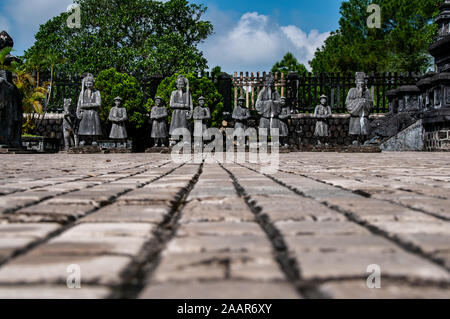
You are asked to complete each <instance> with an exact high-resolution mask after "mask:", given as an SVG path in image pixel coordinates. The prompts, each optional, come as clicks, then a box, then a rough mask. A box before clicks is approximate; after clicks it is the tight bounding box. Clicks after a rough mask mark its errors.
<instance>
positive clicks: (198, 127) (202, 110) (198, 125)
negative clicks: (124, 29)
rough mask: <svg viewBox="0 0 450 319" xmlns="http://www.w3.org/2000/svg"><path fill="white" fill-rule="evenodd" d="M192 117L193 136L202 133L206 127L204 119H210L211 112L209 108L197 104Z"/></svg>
mask: <svg viewBox="0 0 450 319" xmlns="http://www.w3.org/2000/svg"><path fill="white" fill-rule="evenodd" d="M192 118H193V119H194V134H195V136H200V135H203V134H204V133H205V131H206V130H207V129H208V128H207V126H206V121H207V120H210V119H211V112H210V110H209V108H208V107H200V106H197V107H196V108H195V109H194V114H193V116H192Z"/></svg>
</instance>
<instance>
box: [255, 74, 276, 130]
mask: <svg viewBox="0 0 450 319" xmlns="http://www.w3.org/2000/svg"><path fill="white" fill-rule="evenodd" d="M280 104H281V99H280V94H278V91H277V90H276V89H275V80H274V78H273V76H272V74H269V75H268V76H267V77H266V81H265V83H264V88H263V89H262V90H261V92H259V95H258V99H257V101H256V110H257V111H258V113H259V114H260V115H261V119H260V121H259V128H266V129H267V134H268V135H271V132H272V129H275V128H279V122H278V120H277V119H278V116H279V115H280V113H281V105H280Z"/></svg>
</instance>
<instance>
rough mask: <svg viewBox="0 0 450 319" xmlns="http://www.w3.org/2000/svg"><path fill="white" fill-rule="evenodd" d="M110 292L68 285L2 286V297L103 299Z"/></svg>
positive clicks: (0, 292) (0, 288) (96, 287)
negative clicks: (70, 287)
mask: <svg viewBox="0 0 450 319" xmlns="http://www.w3.org/2000/svg"><path fill="white" fill-rule="evenodd" d="M109 293H110V290H109V288H106V287H100V286H83V285H82V286H81V288H80V289H69V288H67V285H53V286H42V285H29V286H14V285H13V286H0V299H68V300H72V299H103V298H106V297H107V296H108V295H109Z"/></svg>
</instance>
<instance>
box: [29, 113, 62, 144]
mask: <svg viewBox="0 0 450 319" xmlns="http://www.w3.org/2000/svg"><path fill="white" fill-rule="evenodd" d="M26 116H27V114H24V120H25V118H26ZM62 122H63V115H62V114H45V117H44V119H42V120H41V121H40V124H39V126H37V127H36V130H35V132H33V134H34V135H39V136H43V137H48V138H56V139H58V140H60V141H61V142H60V145H62V146H63V145H64V136H63V133H62ZM35 123H36V124H35V125H37V121H35Z"/></svg>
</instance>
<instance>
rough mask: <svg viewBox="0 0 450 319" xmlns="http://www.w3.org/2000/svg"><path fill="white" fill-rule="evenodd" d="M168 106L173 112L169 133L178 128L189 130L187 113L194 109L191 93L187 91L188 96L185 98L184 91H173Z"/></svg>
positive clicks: (171, 133)
mask: <svg viewBox="0 0 450 319" xmlns="http://www.w3.org/2000/svg"><path fill="white" fill-rule="evenodd" d="M186 102H187V103H186ZM170 108H171V109H172V110H173V113H172V121H171V122H170V130H169V134H170V135H173V133H174V131H175V129H178V128H185V129H187V130H189V129H190V125H189V113H190V112H192V110H193V109H194V104H193V103H192V95H191V94H190V93H189V98H187V93H186V92H184V93H181V92H180V91H179V90H177V91H173V92H172V95H171V97H170Z"/></svg>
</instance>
